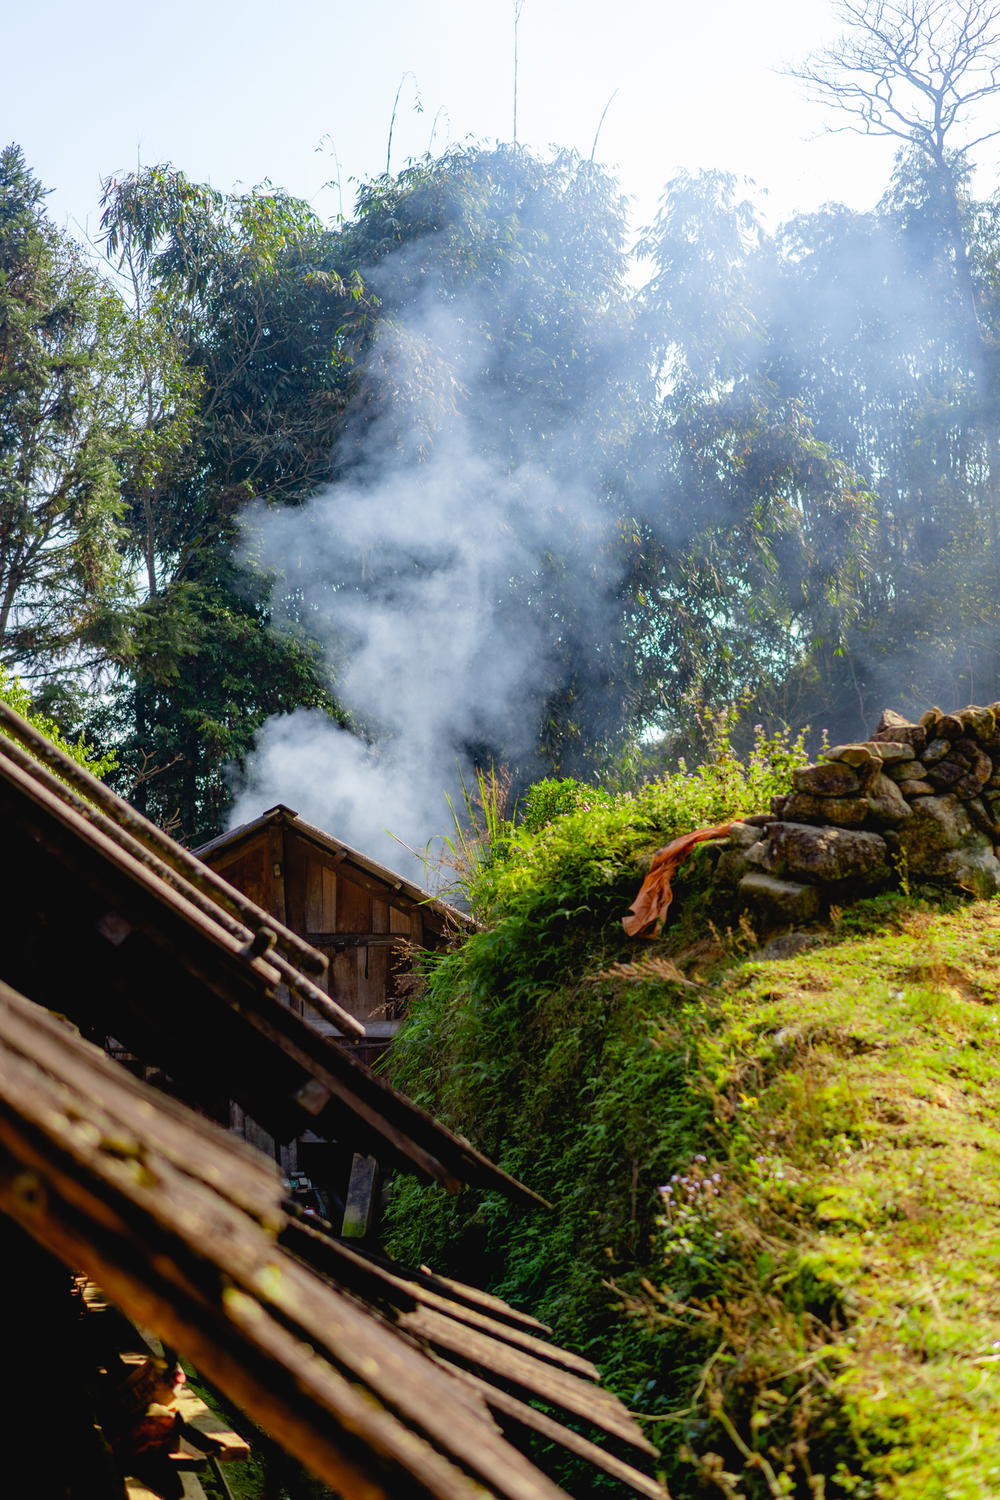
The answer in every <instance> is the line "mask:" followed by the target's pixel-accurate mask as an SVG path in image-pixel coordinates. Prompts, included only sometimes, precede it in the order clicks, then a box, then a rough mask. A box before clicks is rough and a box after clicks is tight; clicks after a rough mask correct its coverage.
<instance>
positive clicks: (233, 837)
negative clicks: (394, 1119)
mask: <svg viewBox="0 0 1000 1500" xmlns="http://www.w3.org/2000/svg"><path fill="white" fill-rule="evenodd" d="M195 852H196V853H197V855H198V857H199V859H202V860H204V862H205V863H206V864H207V865H209V866H210V867H211V868H212V869H213V870H216V871H217V872H218V873H219V874H220V875H222V876H224V877H225V879H226V880H227V881H229V883H230V884H231V885H234V886H236V887H237V888H238V889H239V890H241V891H242V892H243V893H244V894H245V895H246V896H248V897H249V898H250V899H251V900H252V901H254V902H255V903H256V904H257V905H258V906H260V907H262V908H263V910H264V911H267V912H270V913H271V915H272V916H274V917H275V918H277V919H278V920H279V921H280V922H282V923H284V924H285V925H286V926H287V927H289V928H291V930H292V931H293V932H295V933H297V934H298V935H299V937H301V938H303V939H304V941H305V942H307V943H308V944H309V945H310V946H311V947H313V948H316V949H318V950H319V952H320V953H322V954H323V955H324V956H325V958H326V959H327V963H328V968H327V976H326V981H325V984H326V988H327V991H328V993H329V994H330V996H331V997H333V998H334V999H335V1000H336V1001H337V1004H338V1005H340V1006H342V1007H343V1009H344V1010H346V1011H347V1012H348V1013H349V1014H350V1015H352V1016H354V1017H355V1018H356V1019H357V1020H359V1021H361V1022H362V1023H363V1025H364V1028H365V1035H364V1037H363V1038H359V1039H353V1040H352V1039H350V1038H346V1039H345V1040H346V1041H347V1042H348V1045H350V1047H351V1049H352V1050H353V1051H354V1052H355V1053H356V1055H358V1056H359V1057H360V1058H361V1059H362V1061H364V1062H366V1063H368V1064H369V1066H370V1065H371V1064H372V1063H374V1062H377V1061H378V1059H379V1058H380V1057H381V1056H382V1055H383V1054H384V1053H385V1051H386V1050H387V1048H388V1046H389V1044H390V1042H391V1039H392V1037H393V1035H394V1034H395V1032H396V1031H397V1029H398V1027H399V998H398V995H397V994H396V990H395V984H394V980H395V977H396V974H397V973H398V971H399V969H400V968H401V967H408V965H409V959H410V952H411V950H412V949H413V948H431V949H436V948H441V947H444V946H445V944H446V943H447V941H448V938H449V936H450V935H453V934H454V933H456V932H460V931H462V930H467V929H468V928H469V927H470V926H472V925H473V924H472V922H471V919H470V918H469V917H468V916H467V915H466V914H465V913H464V912H461V911H459V910H458V909H457V908H456V907H453V906H449V905H448V904H447V903H446V902H444V901H440V900H437V899H435V898H434V897H433V896H431V895H430V894H429V893H428V892H427V891H425V890H422V889H421V888H420V887H419V886H417V885H414V884H413V883H412V882H411V881H409V880H407V879H405V878H404V876H402V875H399V874H397V873H396V871H394V870H390V869H387V868H386V866H384V865H381V864H379V863H378V862H377V861H376V860H373V859H370V858H369V857H368V856H367V855H365V854H362V853H360V852H359V851H358V850H357V849H352V848H351V847H350V845H349V844H345V843H343V842H342V841H341V840H340V839H337V838H334V837H333V835H332V834H329V833H325V832H324V831H323V830H322V829H321V828H317V827H315V826H314V825H313V824H312V823H308V822H306V820H305V819H304V818H300V817H299V815H298V813H296V812H293V810H292V809H291V808H290V807H284V806H282V805H281V804H279V805H278V806H277V807H272V808H269V809H268V811H267V812H265V813H262V814H261V815H260V817H259V818H255V819H254V820H253V822H251V823H244V824H241V825H240V827H238V828H233V829H231V830H230V831H229V832H228V833H224V834H222V835H221V836H220V837H219V838H216V839H213V840H212V841H211V843H208V844H205V845H203V846H202V847H201V848H200V849H198V850H196V851H195Z"/></svg>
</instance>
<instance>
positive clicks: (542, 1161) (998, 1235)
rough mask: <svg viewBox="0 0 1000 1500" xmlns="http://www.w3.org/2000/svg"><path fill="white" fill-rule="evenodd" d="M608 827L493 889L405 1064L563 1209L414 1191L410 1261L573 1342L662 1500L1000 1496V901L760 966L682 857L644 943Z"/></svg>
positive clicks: (441, 972)
mask: <svg viewBox="0 0 1000 1500" xmlns="http://www.w3.org/2000/svg"><path fill="white" fill-rule="evenodd" d="M758 805H759V804H758ZM570 821H571V822H572V819H571V820H570ZM641 821H642V820H641V819H640V820H639V822H640V823H641ZM596 823H597V824H598V825H600V826H597V827H596V828H595V833H594V839H593V840H592V847H591V856H590V859H589V864H588V865H587V868H588V870H589V872H590V873H589V875H588V876H587V877H586V878H583V877H581V875H580V873H579V871H578V870H577V869H576V867H575V866H574V867H573V878H572V880H569V878H568V876H567V881H568V883H567V882H564V885H563V886H562V887H560V886H559V883H558V876H559V872H560V871H562V872H563V874H564V875H566V872H567V870H568V869H569V867H570V866H571V865H572V864H573V861H572V859H568V863H567V858H562V862H561V863H560V859H556V860H555V862H554V863H553V862H552V860H550V861H549V864H548V865H545V868H544V873H545V881H543V882H542V885H540V886H538V887H537V888H536V889H535V890H534V893H533V895H531V899H530V900H529V899H528V898H527V897H526V896H525V895H524V889H523V881H522V884H521V886H520V887H518V888H517V889H513V888H511V889H508V890H507V891H506V892H505V894H504V897H503V900H501V901H500V902H499V903H498V904H497V906H496V909H495V912H494V922H493V924H492V925H491V927H490V928H489V929H488V930H487V931H486V932H484V933H483V934H481V935H479V936H478V937H477V938H474V939H473V940H472V942H471V943H470V944H467V945H466V947H465V948H464V949H463V950H460V952H459V953H457V954H455V955H453V956H452V957H451V958H449V959H447V960H446V961H445V963H444V964H442V965H440V966H439V967H438V969H437V971H436V972H435V974H434V976H433V978H432V981H431V983H430V985H429V988H428V993H427V994H426V995H425V997H424V999H423V1000H422V1002H420V1003H419V1004H418V1006H417V1008H416V1011H415V1013H414V1017H413V1020H412V1022H411V1024H410V1026H409V1029H408V1033H407V1035H406V1037H405V1039H404V1041H403V1043H402V1044H401V1046H400V1049H399V1054H398V1057H399V1061H398V1073H397V1076H398V1080H399V1082H400V1083H401V1084H402V1085H403V1086H404V1087H406V1088H408V1089H409V1090H410V1091H411V1092H412V1093H414V1094H415V1095H416V1096H418V1097H419V1098H420V1099H421V1100H422V1101H423V1102H425V1103H426V1104H429V1105H430V1106H431V1107H433V1108H435V1109H436V1110H438V1111H439V1112H440V1113H442V1114H443V1115H444V1116H445V1117H446V1118H449V1119H451V1120H452V1121H453V1122H455V1123H457V1124H459V1125H460V1126H461V1128H463V1129H465V1130H466V1131H467V1132H468V1133H469V1134H470V1135H471V1136H472V1137H473V1138H474V1139H475V1140H476V1141H477V1143H478V1144H480V1145H482V1146H484V1147H485V1148H486V1149H487V1150H490V1151H492V1152H494V1153H495V1154H496V1155H498V1156H499V1157H500V1159H501V1160H502V1161H503V1162H504V1164H505V1165H507V1166H508V1167H509V1168H511V1169H512V1170H514V1171H516V1172H518V1173H519V1174H520V1175H522V1176H523V1177H524V1178H525V1180H526V1181H528V1182H530V1183H531V1184H532V1185H533V1186H535V1187H537V1188H539V1189H540V1190H541V1191H542V1192H543V1193H545V1194H546V1195H548V1196H549V1197H550V1198H551V1199H552V1200H553V1202H554V1203H555V1204H556V1207H555V1210H554V1212H553V1213H552V1214H551V1215H550V1216H545V1215H541V1214H539V1215H537V1216H534V1217H532V1216H527V1215H521V1214H515V1213H513V1212H512V1211H509V1210H508V1209H507V1208H506V1206H505V1205H504V1204H503V1203H501V1202H500V1201H499V1200H497V1199H494V1198H490V1197H486V1198H483V1199H478V1200H477V1199H473V1198H472V1197H470V1196H468V1195H467V1196H466V1197H463V1198H462V1199H460V1200H458V1201H457V1202H456V1201H454V1200H446V1199H445V1198H444V1197H443V1196H442V1195H439V1194H438V1193H436V1192H434V1191H427V1190H423V1189H419V1188H415V1187H411V1186H403V1187H401V1189H400V1190H399V1195H398V1198H397V1204H396V1226H397V1227H396V1231H395V1239H394V1243H393V1246H392V1248H393V1249H394V1251H395V1253H397V1254H400V1255H401V1256H404V1257H407V1258H410V1259H420V1260H429V1261H430V1262H431V1263H432V1264H434V1265H435V1266H437V1267H439V1268H441V1269H451V1270H453V1271H458V1272H460V1273H461V1274H462V1275H464V1276H466V1277H468V1278H469V1279H477V1278H478V1279H480V1280H482V1281H484V1282H487V1283H489V1284H490V1285H492V1286H494V1287H495V1288H497V1289H499V1291H500V1292H501V1294H503V1295H506V1296H508V1297H510V1298H511V1299H512V1300H515V1301H520V1302H522V1303H524V1304H525V1305H528V1306H530V1307H531V1308H532V1310H534V1311H536V1312H540V1314H541V1316H543V1317H544V1318H546V1319H547V1320H548V1321H549V1322H551V1323H552V1324H553V1325H554V1326H555V1329H556V1331H557V1333H558V1335H559V1336H560V1337H561V1338H562V1339H563V1340H565V1341H566V1342H568V1343H571V1344H575V1345H576V1346H577V1347H579V1348H582V1349H584V1350H586V1352H588V1353H589V1354H590V1355H591V1356H592V1357H594V1358H595V1359H596V1360H597V1362H598V1363H599V1364H600V1365H601V1366H602V1368H603V1370H604V1373H605V1377H606V1379H607V1380H608V1381H609V1383H610V1384H611V1385H612V1386H614V1388H615V1389H616V1390H617V1391H618V1392H619V1393H620V1394H621V1395H622V1396H623V1397H624V1398H625V1399H626V1400H628V1401H630V1403H631V1404H632V1405H633V1406H634V1407H636V1408H637V1409H638V1410H639V1411H640V1412H642V1413H645V1414H646V1415H647V1416H648V1419H649V1423H650V1427H649V1430H650V1433H651V1435H652V1436H653V1437H654V1440H655V1441H657V1442H659V1443H660V1445H661V1447H662V1449H663V1453H664V1465H665V1470H664V1471H665V1474H666V1476H667V1479H668V1482H669V1485H670V1488H671V1493H672V1494H673V1495H674V1496H675V1497H680V1496H688V1495H691V1496H693V1495H705V1494H715V1495H720V1494H722V1495H728V1496H732V1497H735V1496H745V1497H748V1500H749V1497H756V1496H776V1495H783V1494H794V1495H802V1496H818V1495H825V1496H828V1497H832V1496H835V1495H855V1496H893V1497H897V1496H898V1497H900V1500H903V1497H906V1500H918V1497H919V1500H935V1497H942V1500H943V1497H945V1496H947V1497H948V1500H963V1497H968V1500H973V1497H975V1500H979V1497H982V1496H988V1495H993V1494H998V1495H1000V1422H998V1421H997V1419H996V1392H997V1386H998V1382H1000V1276H998V1272H1000V1213H998V1207H1000V1109H998V1105H1000V1066H998V1064H1000V1006H998V1005H997V1004H996V1002H997V999H998V996H1000V902H991V903H979V904H976V905H969V904H961V905H952V906H951V907H949V905H948V904H947V903H946V904H945V905H941V904H940V902H934V901H930V900H922V899H920V898H919V897H913V898H904V897H903V896H902V895H896V896H888V897H883V898H880V899H879V900H877V901H873V902H868V903H865V904H863V905H861V906H859V907H855V908H853V909H851V910H850V911H849V912H845V913H844V914H842V915H841V916H840V918H839V919H838V921H837V923H836V924H835V925H834V926H833V927H831V928H827V929H824V930H822V931H819V932H817V937H818V942H817V943H816V945H815V946H814V947H812V948H810V949H808V950H807V951H805V952H802V953H800V954H798V955H797V956H794V957H791V958H788V959H783V960H778V961H774V960H770V961H766V962H765V961H761V960H760V959H758V958H756V957H755V955H754V944H753V936H752V935H751V934H748V933H746V932H745V931H741V930H740V928H739V926H738V925H737V924H736V923H735V922H732V916H731V914H726V913H725V912H722V913H720V912H719V911H718V909H717V908H713V912H712V914H713V915H714V916H715V917H717V918H720V919H727V917H728V920H729V921H730V922H732V927H733V930H732V931H730V932H729V933H728V934H726V935H724V936H723V937H722V938H721V939H718V936H717V934H716V936H712V935H710V934H706V933H705V932H704V927H705V926H706V925H707V922H708V915H709V912H708V908H707V907H706V905H705V903H704V900H703V899H699V897H698V895H697V890H698V887H699V885H702V883H701V882H700V881H699V879H698V877H697V875H695V876H694V877H693V878H692V879H691V880H690V881H689V885H690V888H691V889H690V891H689V895H688V899H687V902H686V907H685V910H684V911H683V912H682V914H681V920H680V921H679V923H678V925H677V926H676V927H675V928H674V929H673V935H671V934H668V935H667V938H666V939H665V940H662V941H660V942H658V943H656V944H648V943H647V944H642V945H638V944H631V945H630V944H627V943H626V942H625V941H624V940H623V939H622V937H621V935H620V929H618V928H617V926H616V922H615V917H616V915H620V913H621V911H622V910H623V909H624V906H623V903H622V896H623V895H627V894H628V892H629V889H630V888H631V886H634V868H635V866H634V852H635V851H634V847H633V845H631V844H630V843H629V841H628V839H623V838H621V837H619V836H618V835H619V834H620V832H621V830H620V828H619V825H618V823H616V822H615V819H614V817H611V818H610V822H609V821H608V819H605V823H604V824H600V819H599V818H598V819H597V820H596ZM633 824H634V820H633ZM612 825H613V826H612ZM584 826H586V824H585V823H580V822H579V816H578V824H577V826H576V835H578V834H579V829H580V827H584ZM576 835H574V836H576ZM612 835H614V836H612ZM645 838H646V843H647V847H648V843H649V835H648V832H647V833H646V835H645ZM616 839H617V842H616ZM570 843H572V839H571V840H570V841H569V843H567V848H569V844H570ZM577 844H579V838H578V837H577ZM528 845H529V846H530V840H529V841H528ZM528 852H529V854H530V852H531V848H530V847H529V849H528ZM522 853H523V851H522ZM536 857H540V856H538V855H537V850H536ZM582 858H583V856H582V855H581V854H580V853H579V849H578V850H577V859H578V862H579V860H580V859H582ZM698 859H699V857H698V856H696V859H695V862H694V863H695V864H697V861H698ZM542 863H543V865H544V859H543V860H542ZM546 886H547V888H548V891H549V895H548V896H547V897H545V896H543V894H541V892H542V890H543V888H545V887H546ZM571 888H572V890H575V892H576V896H577V898H578V901H577V904H576V905H573V904H572V903H571V902H570V900H569V897H570V894H571ZM702 889H703V886H702ZM546 901H547V905H546ZM519 903H520V904H519ZM624 905H627V900H626V901H625V902H624ZM674 964H676V965H677V967H676V968H675V967H673V965H674ZM681 975H683V976H684V978H683V979H682V978H681ZM668 1187H669V1189H670V1191H669V1193H667V1192H664V1191H663V1189H665V1188H668ZM560 1477H561V1478H562V1479H563V1482H564V1483H565V1484H566V1486H567V1488H568V1489H569V1491H570V1492H571V1493H573V1494H574V1495H576V1496H584V1495H586V1494H589V1493H590V1490H589V1488H588V1485H589V1482H590V1481H589V1479H588V1478H586V1477H585V1476H583V1475H581V1474H579V1473H577V1474H569V1475H566V1474H563V1475H561V1476H560Z"/></svg>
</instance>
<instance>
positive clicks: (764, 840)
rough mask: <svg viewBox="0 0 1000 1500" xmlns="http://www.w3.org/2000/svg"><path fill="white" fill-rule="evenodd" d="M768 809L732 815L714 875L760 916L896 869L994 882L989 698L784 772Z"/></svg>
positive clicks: (890, 878)
mask: <svg viewBox="0 0 1000 1500" xmlns="http://www.w3.org/2000/svg"><path fill="white" fill-rule="evenodd" d="M792 785H793V790H792V792H791V793H790V794H789V795H788V796H786V797H776V798H775V799H774V801H773V802H772V804H771V811H770V813H756V814H754V815H753V817H750V818H747V819H745V820H744V821H743V822H740V823H736V824H734V825H733V828H732V831H731V834H730V837H729V845H728V847H727V848H726V849H725V850H724V851H723V853H722V855H721V857H720V859H719V861H718V865H717V867H716V870H717V877H718V878H719V879H721V880H724V881H726V882H727V883H730V884H735V885H736V887H737V890H738V896H739V901H740V904H741V905H742V906H744V907H745V908H747V909H749V911H750V913H751V916H752V917H754V916H756V917H758V918H760V919H762V921H763V923H764V924H765V925H767V924H770V925H772V926H773V925H780V926H788V925H794V924H795V923H796V922H802V921H809V920H811V919H813V918H815V917H819V916H821V915H822V914H823V912H824V911H825V910H826V909H827V908H828V907H829V906H830V905H831V904H837V905H843V904H844V903H845V902H848V901H851V900H857V899H858V897H859V896H861V895H866V894H869V893H871V892H873V891H876V890H879V889H881V888H884V887H886V886H889V885H894V884H898V883H899V882H900V880H906V879H911V878H912V879H913V880H918V881H925V880H933V881H937V882H944V883H947V884H951V885H955V886H959V887H962V888H964V889H966V890H971V891H974V892H975V893H976V894H977V895H995V894H996V893H998V892H1000V858H998V853H1000V703H994V704H991V705H990V707H988V708H979V707H975V706H972V707H969V708H964V709H962V710H961V712H960V713H953V714H946V713H942V712H941V710H940V709H938V708H932V709H931V710H930V711H929V712H928V713H926V714H924V715H923V717H922V718H921V720H920V722H919V723H917V724H911V723H909V722H908V721H907V720H906V719H903V718H902V717H901V716H900V715H899V714H896V713H893V712H892V711H891V710H887V711H886V712H885V713H884V714H883V715H882V717H881V719H880V720H879V722H878V726H877V728H876V729H875V731H874V733H873V734H872V736H871V739H869V740H865V741H863V742H859V743H857V744H853V745H837V746H835V747H834V748H833V749H831V750H828V751H827V752H826V753H825V755H824V756H823V759H822V761H821V762H820V763H819V764H817V765H813V766H805V767H803V768H802V769H801V770H798V771H794V772H793V773H792Z"/></svg>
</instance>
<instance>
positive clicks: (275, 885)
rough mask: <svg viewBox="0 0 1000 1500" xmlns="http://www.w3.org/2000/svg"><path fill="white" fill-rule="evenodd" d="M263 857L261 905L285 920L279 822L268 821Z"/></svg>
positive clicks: (282, 854)
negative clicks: (264, 897) (264, 884)
mask: <svg viewBox="0 0 1000 1500" xmlns="http://www.w3.org/2000/svg"><path fill="white" fill-rule="evenodd" d="M264 858H265V862H266V868H265V871H264V876H265V880H266V886H265V890H266V893H267V899H266V901H262V902H261V903H260V904H261V906H263V907H265V908H266V909H267V910H268V911H269V912H270V913H271V914H272V916H275V917H277V919H278V921H279V922H284V920H285V838H284V829H283V827H282V825H281V824H280V823H269V824H268V827H267V835H266V840H265V849H264Z"/></svg>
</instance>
